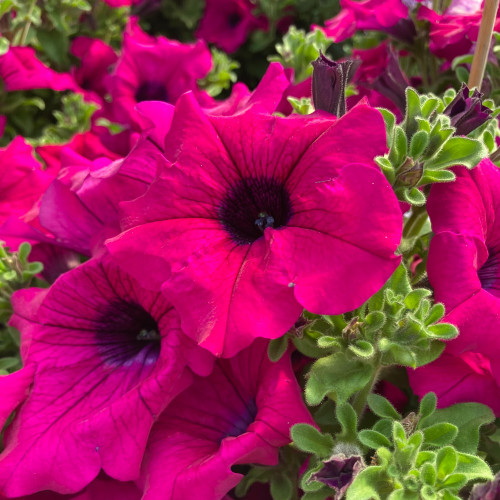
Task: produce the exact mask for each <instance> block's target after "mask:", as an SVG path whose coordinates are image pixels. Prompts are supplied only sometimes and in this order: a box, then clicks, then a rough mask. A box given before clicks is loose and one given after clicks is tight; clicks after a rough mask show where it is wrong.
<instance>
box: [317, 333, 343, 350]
mask: <svg viewBox="0 0 500 500" xmlns="http://www.w3.org/2000/svg"><path fill="white" fill-rule="evenodd" d="M318 347H321V348H322V349H339V348H341V347H342V344H341V343H340V341H339V339H337V338H336V337H332V336H330V335H323V336H322V337H319V338H318Z"/></svg>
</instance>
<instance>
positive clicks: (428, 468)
mask: <svg viewBox="0 0 500 500" xmlns="http://www.w3.org/2000/svg"><path fill="white" fill-rule="evenodd" d="M436 478H437V473H436V469H435V468H434V466H433V465H432V464H429V463H426V464H424V465H423V466H422V469H421V470H420V479H421V480H422V481H423V482H424V483H425V484H428V485H430V486H434V484H435V482H436Z"/></svg>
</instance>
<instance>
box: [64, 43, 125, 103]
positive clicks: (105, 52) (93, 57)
mask: <svg viewBox="0 0 500 500" xmlns="http://www.w3.org/2000/svg"><path fill="white" fill-rule="evenodd" d="M70 51H71V54H73V55H74V56H75V57H77V58H78V59H80V64H79V65H78V66H77V67H76V68H73V75H74V78H75V80H76V82H77V83H78V85H79V86H80V87H81V88H82V89H83V90H84V91H85V95H86V96H87V97H90V98H91V99H92V100H95V101H97V102H102V99H104V97H105V95H106V92H107V91H106V79H107V76H108V74H109V69H110V68H111V66H112V65H113V64H115V63H116V61H117V60H118V56H117V55H116V53H115V51H114V50H113V49H112V48H111V47H110V46H109V45H107V44H106V43H104V42H103V41H102V40H100V39H98V38H89V37H86V36H78V37H76V38H75V39H74V40H73V42H72V43H71V49H70Z"/></svg>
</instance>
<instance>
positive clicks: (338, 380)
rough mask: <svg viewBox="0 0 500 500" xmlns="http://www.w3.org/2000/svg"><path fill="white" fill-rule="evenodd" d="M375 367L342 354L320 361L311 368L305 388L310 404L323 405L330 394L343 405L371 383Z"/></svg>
mask: <svg viewBox="0 0 500 500" xmlns="http://www.w3.org/2000/svg"><path fill="white" fill-rule="evenodd" d="M372 372H373V367H372V366H371V365H369V364H367V363H365V362H362V361H360V360H358V359H351V358H348V357H347V356H346V354H344V353H342V352H338V353H335V354H332V355H331V356H327V357H324V358H320V359H318V360H317V361H316V362H315V363H314V364H313V365H312V367H311V369H310V371H309V374H308V380H307V382H306V387H305V396H306V400H307V402H308V404H310V405H312V406H315V405H318V404H319V403H321V401H322V400H323V398H324V397H325V396H326V395H327V394H328V395H330V397H332V398H334V399H335V400H336V401H337V403H343V402H345V401H347V399H348V398H349V397H350V396H352V395H353V394H354V393H355V392H357V391H360V390H361V389H363V387H365V385H366V384H367V383H368V382H369V381H370V378H371V375H372Z"/></svg>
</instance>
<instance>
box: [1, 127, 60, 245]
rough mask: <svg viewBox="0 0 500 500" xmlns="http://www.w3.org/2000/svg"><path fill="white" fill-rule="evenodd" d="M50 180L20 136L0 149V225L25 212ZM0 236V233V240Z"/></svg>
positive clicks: (50, 176) (48, 173)
mask: <svg viewBox="0 0 500 500" xmlns="http://www.w3.org/2000/svg"><path fill="white" fill-rule="evenodd" d="M53 178H54V175H53V174H52V172H50V171H46V170H43V169H42V166H41V165H40V163H39V162H38V161H37V160H36V159H35V157H34V155H33V147H32V146H30V145H29V144H27V143H26V141H25V140H24V139H23V138H22V137H16V138H15V139H14V140H13V141H12V142H11V143H10V144H9V145H8V146H7V147H5V148H0V193H1V196H0V226H1V224H3V223H4V222H5V221H6V220H7V218H8V217H10V216H15V217H21V216H23V215H25V214H26V213H27V212H29V211H30V210H31V209H32V207H33V205H34V204H35V203H36V202H37V201H38V200H39V199H40V197H41V196H42V194H43V193H44V192H45V190H46V189H47V186H48V185H49V184H50V183H51V182H52V180H53ZM4 236H5V235H4V234H2V232H1V230H0V239H2V238H4Z"/></svg>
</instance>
